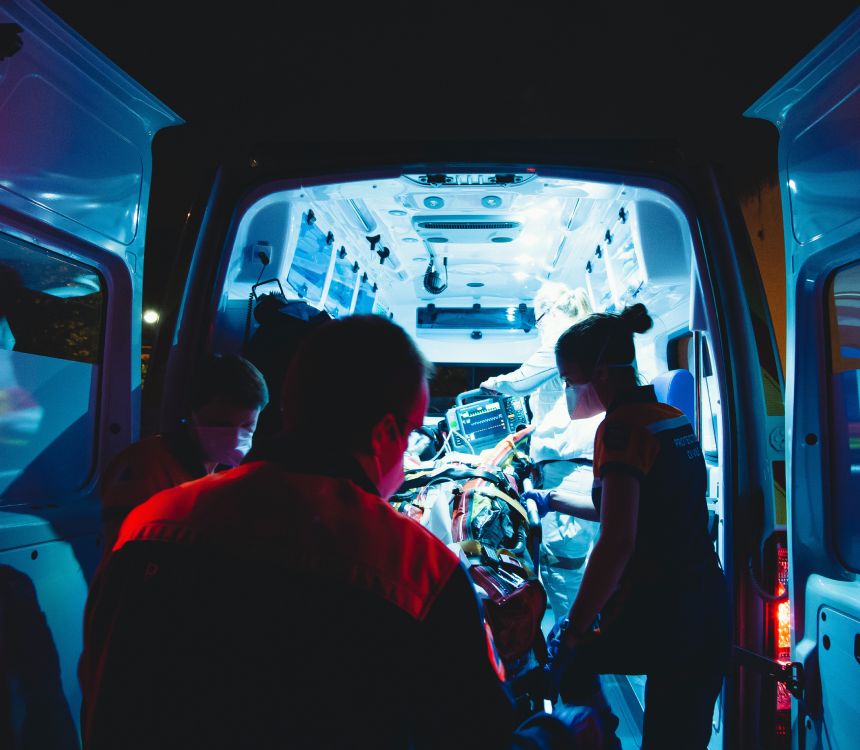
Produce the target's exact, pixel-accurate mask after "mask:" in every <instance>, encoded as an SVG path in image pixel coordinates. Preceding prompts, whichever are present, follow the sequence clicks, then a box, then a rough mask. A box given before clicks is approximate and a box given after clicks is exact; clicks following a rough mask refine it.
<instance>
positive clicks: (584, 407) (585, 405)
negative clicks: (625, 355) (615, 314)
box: [564, 338, 635, 419]
mask: <svg viewBox="0 0 860 750" xmlns="http://www.w3.org/2000/svg"><path fill="white" fill-rule="evenodd" d="M608 343H609V339H608V338H607V339H606V341H604V342H603V346H602V347H600V352H599V353H598V355H597V359H596V360H595V363H594V369H597V366H598V365H599V364H600V360H601V359H603V353H604V352H605V351H606V345H607V344H608ZM634 361H635V360H634ZM604 366H605V367H608V368H610V369H615V368H617V369H620V368H623V367H633V362H630V363H628V364H623V365H620V364H607V365H604ZM564 399H565V401H566V402H567V413H568V414H569V415H570V418H571V419H590V418H591V417H596V416H597V415H598V414H600V413H601V412H603V411H606V407H605V406H604V405H603V402H602V401H601V400H600V397H599V396H598V395H597V391H596V390H594V383H592V382H591V381H589V382H588V383H582V384H579V385H571V384H569V383H567V384H565V388H564Z"/></svg>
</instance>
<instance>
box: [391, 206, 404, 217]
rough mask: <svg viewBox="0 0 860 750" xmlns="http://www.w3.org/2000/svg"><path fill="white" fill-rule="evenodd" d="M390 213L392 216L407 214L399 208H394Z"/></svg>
mask: <svg viewBox="0 0 860 750" xmlns="http://www.w3.org/2000/svg"><path fill="white" fill-rule="evenodd" d="M388 213H390V214H391V215H392V216H406V211H401V210H400V209H399V208H392V209H391V210H390V211H389V212H388Z"/></svg>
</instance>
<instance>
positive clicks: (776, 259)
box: [741, 174, 786, 372]
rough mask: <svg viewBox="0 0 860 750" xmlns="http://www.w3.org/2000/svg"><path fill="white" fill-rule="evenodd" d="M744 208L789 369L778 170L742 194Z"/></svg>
mask: <svg viewBox="0 0 860 750" xmlns="http://www.w3.org/2000/svg"><path fill="white" fill-rule="evenodd" d="M741 210H742V211H743V215H744V219H745V220H746V224H747V229H748V230H749V234H750V239H751V240H752V244H753V249H754V250H755V255H756V260H757V261H758V266H759V271H760V272H761V277H762V282H763V284H764V291H765V294H766V295H767V302H768V306H769V307H770V315H771V318H772V320H773V328H774V333H775V335H776V344H777V347H778V348H779V358H780V360H781V361H782V369H783V372H785V336H786V333H785V321H786V317H785V243H784V241H783V226H782V207H781V205H780V195H779V185H778V183H777V177H776V175H775V174H774V175H773V176H772V177H769V178H766V179H765V180H763V181H762V182H761V183H760V184H759V185H758V187H757V188H756V189H754V190H753V191H752V192H750V193H747V194H746V195H744V196H743V197H742V198H741Z"/></svg>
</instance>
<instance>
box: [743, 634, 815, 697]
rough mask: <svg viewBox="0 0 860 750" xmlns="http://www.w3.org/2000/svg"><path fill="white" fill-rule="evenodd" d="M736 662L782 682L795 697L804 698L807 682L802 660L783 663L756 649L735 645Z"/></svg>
mask: <svg viewBox="0 0 860 750" xmlns="http://www.w3.org/2000/svg"><path fill="white" fill-rule="evenodd" d="M735 663H736V664H738V665H739V666H742V667H746V668H747V669H752V670H753V671H755V672H759V673H761V674H764V675H767V676H768V677H770V678H771V679H773V680H776V681H777V682H781V683H782V684H784V685H785V687H786V689H787V690H788V692H789V693H791V694H792V695H793V696H794V697H795V698H797V699H798V700H801V699H802V698H803V693H804V689H805V684H804V675H803V665H802V664H801V663H800V662H798V661H789V662H786V663H785V664H783V663H782V662H780V661H777V660H776V659H768V658H767V657H766V656H762V655H761V654H757V653H755V652H754V651H749V650H747V649H745V648H741V647H740V646H735Z"/></svg>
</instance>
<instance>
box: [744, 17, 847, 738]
mask: <svg viewBox="0 0 860 750" xmlns="http://www.w3.org/2000/svg"><path fill="white" fill-rule="evenodd" d="M747 115H749V116H752V117H760V118H762V119H767V120H770V121H771V122H772V123H774V124H775V125H776V126H777V128H778V129H779V131H780V140H779V175H780V185H781V190H782V206H783V217H784V227H785V247H786V272H787V311H788V321H787V323H788V357H787V360H788V361H787V371H788V379H787V380H788V382H787V403H788V418H787V426H788V442H789V458H788V472H789V473H788V476H789V483H788V497H789V503H790V516H789V540H788V551H789V594H790V602H791V615H792V619H791V622H792V627H793V634H792V656H791V658H792V660H793V661H794V664H793V665H792V666H793V669H794V671H795V675H796V678H797V685H796V690H795V693H796V695H797V696H798V697H799V700H797V701H795V702H794V706H793V716H792V724H793V731H792V736H793V738H794V739H793V743H794V747H806V748H818V747H823V748H831V747H832V748H840V749H842V750H844V749H845V748H860V735H858V733H857V727H858V726H860V577H858V573H860V11H855V12H854V13H853V14H852V15H851V16H849V17H848V18H847V19H846V20H845V21H844V22H843V24H842V25H841V26H840V27H839V28H838V29H836V30H835V31H834V32H833V33H832V34H831V35H830V36H828V37H827V39H825V40H824V41H823V42H822V43H821V44H820V45H819V46H818V47H817V48H816V49H815V50H813V52H812V53H810V54H809V55H808V56H807V57H806V58H805V59H804V60H803V61H802V62H801V63H799V64H798V65H797V66H796V67H795V68H794V69H793V70H792V71H791V72H790V73H789V74H788V75H786V76H785V77H784V78H783V79H782V80H780V81H779V82H778V83H777V84H776V85H775V86H774V87H773V88H772V89H771V90H770V91H769V92H768V93H767V94H766V95H765V96H764V97H762V98H761V99H760V100H759V101H758V102H756V104H755V105H753V107H751V108H750V110H749V111H748V112H747Z"/></svg>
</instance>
